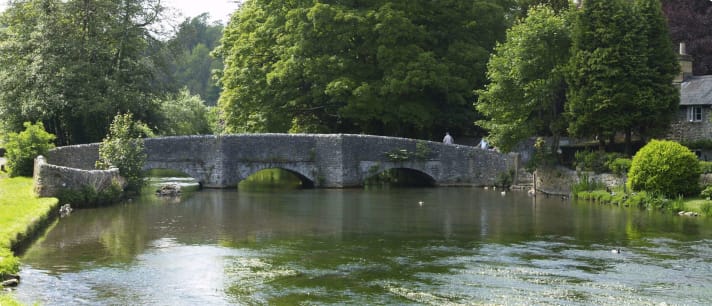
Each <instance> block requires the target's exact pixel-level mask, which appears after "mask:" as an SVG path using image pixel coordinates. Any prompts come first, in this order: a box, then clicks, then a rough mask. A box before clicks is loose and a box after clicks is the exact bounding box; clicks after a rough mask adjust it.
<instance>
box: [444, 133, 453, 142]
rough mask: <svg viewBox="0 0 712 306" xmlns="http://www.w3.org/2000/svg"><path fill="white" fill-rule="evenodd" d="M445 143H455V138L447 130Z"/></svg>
mask: <svg viewBox="0 0 712 306" xmlns="http://www.w3.org/2000/svg"><path fill="white" fill-rule="evenodd" d="M443 143H444V144H449V145H451V144H454V143H455V140H454V139H452V136H450V132H445V137H444V138H443Z"/></svg>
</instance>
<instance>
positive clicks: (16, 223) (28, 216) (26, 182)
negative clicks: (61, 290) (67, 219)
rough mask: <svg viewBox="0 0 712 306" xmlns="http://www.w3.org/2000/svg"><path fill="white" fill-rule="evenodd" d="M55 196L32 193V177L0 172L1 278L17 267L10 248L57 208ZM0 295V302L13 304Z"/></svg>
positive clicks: (16, 261) (35, 228)
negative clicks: (40, 195) (44, 196)
mask: <svg viewBox="0 0 712 306" xmlns="http://www.w3.org/2000/svg"><path fill="white" fill-rule="evenodd" d="M57 206H58V201H57V199H55V198H37V197H35V196H34V194H33V193H32V179H31V178H24V177H17V178H8V177H6V176H5V175H4V174H0V278H1V277H2V276H3V275H7V274H14V273H17V272H18V270H19V261H18V259H17V258H16V257H15V256H14V255H13V253H12V251H11V249H12V248H13V247H15V246H16V245H17V244H18V243H20V242H21V241H22V240H23V239H24V238H26V237H28V236H29V235H32V234H33V233H34V232H35V231H36V230H38V229H39V227H40V226H41V225H42V223H43V222H45V221H46V220H47V219H48V218H49V217H50V216H51V212H52V211H53V210H55V209H57ZM8 299H9V298H8V297H6V296H2V294H0V304H2V305H6V304H9V305H12V303H10V302H9V300H8Z"/></svg>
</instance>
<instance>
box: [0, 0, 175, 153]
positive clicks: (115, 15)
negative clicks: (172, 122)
mask: <svg viewBox="0 0 712 306" xmlns="http://www.w3.org/2000/svg"><path fill="white" fill-rule="evenodd" d="M162 9H163V8H162V6H161V1H160V0H123V1H110V0H25V1H11V2H10V3H9V7H8V8H7V10H5V11H4V12H2V13H1V14H0V24H3V25H5V27H4V28H3V29H2V30H0V54H2V56H0V121H1V122H2V123H3V124H5V126H6V127H7V128H8V129H9V130H10V131H19V130H20V129H21V127H22V123H23V122H25V121H32V122H34V121H41V122H43V123H44V125H45V127H46V128H47V129H48V131H50V132H52V133H54V134H55V135H57V142H58V143H59V144H70V143H86V142H94V141H99V140H101V138H102V137H103V136H104V135H105V134H106V132H107V131H108V126H109V123H110V122H111V119H112V118H113V116H114V114H116V113H117V112H122V113H123V112H132V113H135V114H137V116H139V119H142V120H145V121H147V122H154V121H155V120H156V118H157V117H156V113H157V105H155V104H154V103H153V101H154V96H155V95H156V93H157V92H159V91H161V88H162V86H161V84H160V83H159V82H158V78H157V75H158V74H159V70H160V68H159V67H160V66H159V62H160V61H159V60H158V59H157V58H156V57H155V55H156V54H158V53H157V52H151V51H152V50H154V49H156V48H157V41H156V40H155V39H153V38H152V35H151V27H152V26H153V25H156V24H157V23H158V22H159V20H160V16H161V12H162Z"/></svg>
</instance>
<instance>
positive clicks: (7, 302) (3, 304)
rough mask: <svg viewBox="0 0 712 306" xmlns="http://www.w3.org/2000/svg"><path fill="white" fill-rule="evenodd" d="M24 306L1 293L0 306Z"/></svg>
mask: <svg viewBox="0 0 712 306" xmlns="http://www.w3.org/2000/svg"><path fill="white" fill-rule="evenodd" d="M19 305H22V304H20V303H18V302H17V301H15V300H14V299H13V298H12V296H11V295H9V294H5V293H0V306H19Z"/></svg>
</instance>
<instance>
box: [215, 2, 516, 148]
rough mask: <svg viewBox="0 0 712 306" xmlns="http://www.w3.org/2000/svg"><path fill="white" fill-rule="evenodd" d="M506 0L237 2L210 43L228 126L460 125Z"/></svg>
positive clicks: (413, 131) (432, 129)
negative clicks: (217, 41) (220, 64)
mask: <svg viewBox="0 0 712 306" xmlns="http://www.w3.org/2000/svg"><path fill="white" fill-rule="evenodd" d="M504 3H509V1H506V2H505V1H497V0H475V1H465V0H444V1H406V0H395V1H337V2H327V3H324V2H319V1H289V2H276V1H266V0H250V1H246V2H245V3H244V4H243V5H242V6H241V7H240V9H239V10H238V11H237V12H236V13H235V14H234V15H233V17H232V20H231V21H230V24H229V25H228V26H227V28H226V29H225V34H224V36H223V39H222V44H221V46H220V47H219V48H218V51H217V52H216V53H217V54H218V55H220V56H221V57H222V58H224V63H225V69H224V70H223V73H222V77H221V80H220V84H221V86H222V88H223V92H222V94H221V96H220V100H219V105H220V107H221V108H222V110H223V114H224V116H225V117H224V119H225V123H226V126H227V129H228V131H232V132H236V131H272V132H285V131H292V132H366V133H374V134H388V135H400V136H415V137H430V136H431V135H433V134H437V135H440V134H441V133H443V132H444V131H445V130H446V129H450V130H451V132H452V131H456V132H467V131H468V130H471V129H472V128H473V127H472V126H471V122H473V121H474V120H475V119H476V113H475V111H474V110H473V109H472V107H471V104H470V102H469V101H472V100H473V99H474V90H475V89H477V88H481V87H482V86H483V85H484V83H485V69H486V62H487V58H488V56H489V52H490V51H491V50H492V49H493V47H494V44H495V42H496V41H498V40H501V39H503V37H504V35H503V34H504V30H505V26H506V22H507V20H506V18H505V8H504V7H503V4H504Z"/></svg>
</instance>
